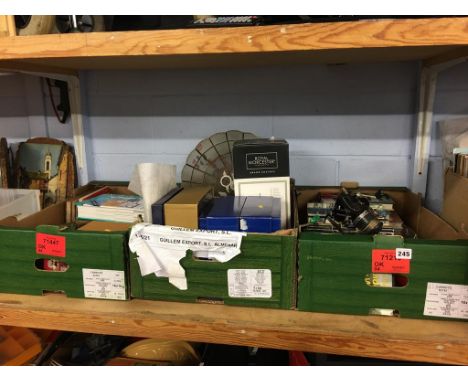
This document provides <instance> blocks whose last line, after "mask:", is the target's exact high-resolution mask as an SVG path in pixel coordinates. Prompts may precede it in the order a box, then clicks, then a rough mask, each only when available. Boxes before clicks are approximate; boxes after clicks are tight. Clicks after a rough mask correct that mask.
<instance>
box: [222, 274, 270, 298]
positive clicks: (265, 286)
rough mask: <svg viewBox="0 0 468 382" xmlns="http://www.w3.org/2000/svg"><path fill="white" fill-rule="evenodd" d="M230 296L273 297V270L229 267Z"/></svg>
mask: <svg viewBox="0 0 468 382" xmlns="http://www.w3.org/2000/svg"><path fill="white" fill-rule="evenodd" d="M228 290H229V297H234V298H271V296H272V288H271V270H269V269H228Z"/></svg>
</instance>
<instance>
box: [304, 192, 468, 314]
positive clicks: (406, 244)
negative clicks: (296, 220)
mask: <svg viewBox="0 0 468 382" xmlns="http://www.w3.org/2000/svg"><path fill="white" fill-rule="evenodd" d="M324 190H325V191H326V192H330V191H331V190H334V191H336V190H337V189H336V188H327V189H324ZM372 191H374V192H375V189H374V190H372V189H370V190H369V189H366V190H364V192H372ZM386 191H387V190H386ZM299 192H301V191H299ZM317 192H318V189H317V188H314V189H312V188H307V189H303V190H302V196H301V195H300V198H302V200H299V201H298V206H299V208H300V210H299V215H300V216H301V217H302V219H301V220H302V221H305V219H306V212H305V211H304V208H305V206H306V202H307V200H310V198H311V197H314V196H316V194H317ZM388 192H389V193H391V196H392V197H393V198H394V200H395V201H396V203H397V204H396V210H397V211H398V213H400V215H401V216H402V217H403V220H404V221H405V222H407V223H408V224H410V226H412V227H413V229H415V231H416V232H417V233H418V237H421V238H420V239H419V238H418V239H405V240H403V238H402V237H400V236H384V235H375V236H371V235H342V234H320V233H315V232H303V233H301V234H300V235H299V250H298V280H299V282H298V301H297V307H298V310H301V311H313V312H324V313H340V314H357V315H368V314H373V313H374V312H375V311H373V310H374V309H388V310H393V311H394V312H395V314H396V315H399V316H400V317H406V318H427V319H443V318H442V317H434V316H425V315H424V305H425V300H426V290H427V284H428V283H429V282H430V283H441V284H457V285H468V240H463V239H458V238H459V237H460V236H459V235H458V234H457V232H456V231H455V230H454V229H453V228H452V227H451V226H450V225H448V224H447V223H446V222H444V221H443V220H442V219H440V218H439V217H437V216H436V215H434V214H433V213H431V212H430V211H428V210H426V209H424V208H423V207H421V205H420V197H419V196H418V195H416V194H413V193H411V192H409V191H408V190H402V189H400V190H398V189H391V190H388ZM395 248H410V249H412V259H411V261H410V273H409V274H407V275H404V276H406V277H407V284H406V285H405V286H402V287H392V288H386V287H376V286H369V285H367V284H366V282H365V278H366V277H367V276H368V275H370V274H372V250H373V249H395ZM451 319H454V318H451Z"/></svg>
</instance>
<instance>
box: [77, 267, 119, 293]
mask: <svg viewBox="0 0 468 382" xmlns="http://www.w3.org/2000/svg"><path fill="white" fill-rule="evenodd" d="M83 287H84V293H85V297H88V298H103V299H109V300H125V299H126V290H125V272H123V271H112V270H104V269H86V268H83Z"/></svg>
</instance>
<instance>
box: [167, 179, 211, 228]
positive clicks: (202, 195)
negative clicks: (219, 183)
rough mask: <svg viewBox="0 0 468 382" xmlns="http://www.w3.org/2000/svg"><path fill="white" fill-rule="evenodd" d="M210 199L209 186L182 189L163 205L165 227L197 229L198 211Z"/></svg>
mask: <svg viewBox="0 0 468 382" xmlns="http://www.w3.org/2000/svg"><path fill="white" fill-rule="evenodd" d="M212 198H213V188H212V187H211V186H196V187H187V188H184V189H183V190H182V191H181V192H179V193H178V194H177V195H176V196H174V197H173V198H172V199H171V200H170V201H168V202H167V203H166V204H165V205H164V221H165V223H166V225H171V226H175V227H185V228H193V229H197V228H198V216H199V213H200V210H201V208H202V207H203V204H204V203H205V202H206V201H208V200H209V199H212Z"/></svg>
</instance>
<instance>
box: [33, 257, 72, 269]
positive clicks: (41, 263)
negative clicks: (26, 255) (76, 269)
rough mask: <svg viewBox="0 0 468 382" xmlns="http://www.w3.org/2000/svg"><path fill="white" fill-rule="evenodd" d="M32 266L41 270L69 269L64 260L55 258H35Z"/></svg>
mask: <svg viewBox="0 0 468 382" xmlns="http://www.w3.org/2000/svg"><path fill="white" fill-rule="evenodd" d="M34 266H35V267H36V269H37V270H38V271H42V272H66V271H68V270H69V269H70V266H69V265H68V264H67V263H66V262H64V261H60V260H55V259H37V260H36V261H35V262H34Z"/></svg>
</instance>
